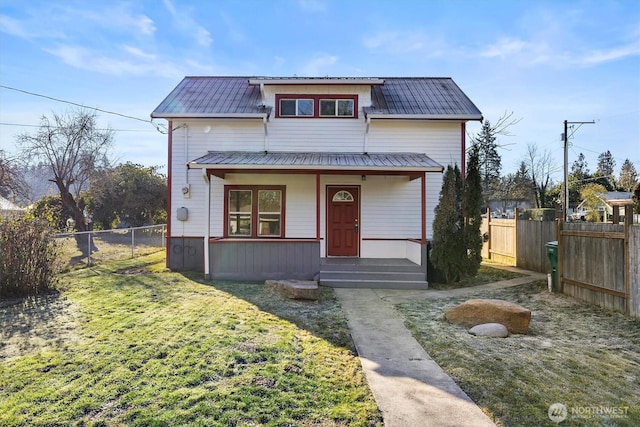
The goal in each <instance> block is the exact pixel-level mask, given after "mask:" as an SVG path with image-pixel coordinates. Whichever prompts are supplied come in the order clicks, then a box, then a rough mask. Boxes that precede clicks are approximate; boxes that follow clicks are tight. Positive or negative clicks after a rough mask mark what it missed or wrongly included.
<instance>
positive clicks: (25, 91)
mask: <svg viewBox="0 0 640 427" xmlns="http://www.w3.org/2000/svg"><path fill="white" fill-rule="evenodd" d="M0 88H3V89H9V90H14V91H16V92H21V93H24V94H27V95H32V96H37V97H40V98H45V99H50V100H52V101H56V102H63V103H65V104H70V105H75V106H76V107H81V108H89V109H91V110H96V111H100V112H101V113H105V114H113V115H115V116H120V117H124V118H126V119H131V120H137V121H140V122H143V123H149V124H151V125H152V126H153V127H155V128H156V130H157V131H158V132H160V133H166V131H163V130H162V129H161V128H160V126H159V125H158V124H156V123H154V122H153V121H151V120H145V119H141V118H139V117H134V116H129V115H127V114H122V113H117V112H115V111H109V110H103V109H101V108H97V107H89V106H87V105H83V104H78V103H77V102H72V101H66V100H64V99H60V98H54V97H52V96H48V95H42V94H40V93H34V92H29V91H27V90H23V89H18V88H15V87H11V86H5V85H0Z"/></svg>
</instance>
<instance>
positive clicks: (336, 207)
mask: <svg viewBox="0 0 640 427" xmlns="http://www.w3.org/2000/svg"><path fill="white" fill-rule="evenodd" d="M151 117H152V118H155V119H157V118H162V119H166V120H167V121H168V127H169V135H168V144H169V147H168V151H169V153H168V155H169V176H168V180H169V197H168V200H169V206H168V212H167V213H168V236H167V238H168V242H167V243H168V244H167V265H168V267H169V268H171V269H173V270H194V269H195V270H200V271H203V272H204V274H205V277H206V278H218V279H238V280H264V279H271V278H287V279H312V278H314V277H316V278H317V277H318V274H319V271H320V264H321V262H322V261H323V260H327V259H329V258H340V259H344V258H346V259H347V260H349V259H355V258H360V259H389V258H393V259H402V260H410V261H411V262H412V263H413V264H415V265H418V266H420V271H422V273H423V278H424V274H426V264H427V262H426V253H427V239H428V238H430V236H431V235H432V230H431V226H432V223H433V219H434V208H435V207H436V205H437V204H438V198H439V192H440V189H441V186H442V172H443V170H444V168H445V167H446V165H448V164H458V165H459V166H460V167H461V169H462V171H464V163H465V124H466V122H467V121H470V120H476V121H480V120H482V115H481V113H480V111H479V110H478V108H476V106H475V105H474V104H473V103H472V102H471V101H470V100H469V98H468V97H467V96H466V95H465V94H464V93H463V92H462V91H461V90H460V88H459V87H458V86H457V85H456V84H455V83H454V81H453V80H452V79H450V78H397V77H393V78H375V77H374V78H360V77H340V78H332V77H326V78H304V77H281V78H280V77H186V78H184V79H183V80H182V82H180V83H179V84H178V86H177V87H176V88H175V89H174V90H173V91H172V92H171V93H170V94H169V95H168V96H167V98H165V99H164V101H162V103H160V105H159V106H158V107H157V108H156V109H155V110H154V111H153V113H152V114H151ZM360 261H362V260H360ZM372 262H375V261H372Z"/></svg>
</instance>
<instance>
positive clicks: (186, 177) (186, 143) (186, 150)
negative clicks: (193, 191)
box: [181, 123, 189, 187]
mask: <svg viewBox="0 0 640 427" xmlns="http://www.w3.org/2000/svg"><path fill="white" fill-rule="evenodd" d="M181 126H183V127H184V167H185V170H184V180H185V181H184V183H185V184H186V186H187V187H189V166H188V162H189V160H187V159H188V158H189V157H188V155H189V127H188V126H187V124H186V123H183V124H182V125H181Z"/></svg>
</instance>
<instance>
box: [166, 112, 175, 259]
mask: <svg viewBox="0 0 640 427" xmlns="http://www.w3.org/2000/svg"><path fill="white" fill-rule="evenodd" d="M171 129H173V122H172V121H171V120H169V132H168V137H167V140H168V144H167V145H168V154H167V162H168V165H169V167H168V169H169V174H168V175H167V236H166V239H167V241H166V242H165V248H166V249H165V251H166V254H165V266H166V267H167V268H168V267H169V265H170V264H169V257H170V254H171V251H170V250H169V246H170V245H169V239H170V238H171V182H172V179H171V169H172V163H171V161H172V157H171V151H172V149H173V147H172V146H173V131H172V130H171Z"/></svg>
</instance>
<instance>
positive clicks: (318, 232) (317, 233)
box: [316, 172, 320, 241]
mask: <svg viewBox="0 0 640 427" xmlns="http://www.w3.org/2000/svg"><path fill="white" fill-rule="evenodd" d="M316 240H317V241H320V173H318V172H316Z"/></svg>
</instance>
